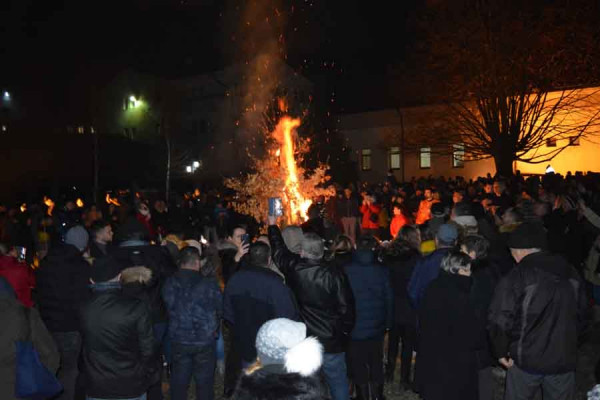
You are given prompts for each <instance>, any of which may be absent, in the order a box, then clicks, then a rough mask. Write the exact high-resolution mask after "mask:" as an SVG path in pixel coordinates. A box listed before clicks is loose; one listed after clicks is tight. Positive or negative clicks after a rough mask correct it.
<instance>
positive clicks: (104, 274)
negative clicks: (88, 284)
mask: <svg viewBox="0 0 600 400" xmlns="http://www.w3.org/2000/svg"><path fill="white" fill-rule="evenodd" d="M122 270H123V266H122V265H121V264H120V263H119V262H118V261H117V260H116V259H115V258H113V257H112V256H105V257H101V258H97V259H96V260H94V264H93V265H92V271H91V274H90V278H92V280H93V281H94V282H106V281H110V280H111V279H113V278H115V277H116V276H117V275H119V274H120V273H121V271H122Z"/></svg>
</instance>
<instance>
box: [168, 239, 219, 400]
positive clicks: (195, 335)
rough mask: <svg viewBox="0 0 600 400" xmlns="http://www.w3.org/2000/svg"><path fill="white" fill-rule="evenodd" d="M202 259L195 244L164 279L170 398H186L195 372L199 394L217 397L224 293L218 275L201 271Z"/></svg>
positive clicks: (184, 252) (174, 399)
mask: <svg viewBox="0 0 600 400" xmlns="http://www.w3.org/2000/svg"><path fill="white" fill-rule="evenodd" d="M201 265H202V259H201V255H200V252H199V251H198V250H197V249H196V248H194V247H191V246H190V247H185V248H183V249H182V250H181V252H180V255H179V271H177V273H176V274H175V275H173V276H171V277H170V278H169V279H168V280H167V282H166V283H165V285H164V287H163V290H162V295H163V298H164V300H165V303H166V305H167V310H168V313H169V340H170V341H171V346H172V352H173V361H172V365H171V382H170V384H171V399H173V400H184V399H187V391H188V387H189V385H190V380H191V378H192V376H193V377H194V382H195V384H196V398H197V399H206V400H212V399H213V398H214V389H213V384H214V373H215V366H216V361H217V360H216V341H217V338H218V337H219V325H220V321H221V316H222V315H223V295H222V294H221V291H220V289H219V285H218V283H217V281H216V279H214V278H212V277H204V276H202V274H200V269H201Z"/></svg>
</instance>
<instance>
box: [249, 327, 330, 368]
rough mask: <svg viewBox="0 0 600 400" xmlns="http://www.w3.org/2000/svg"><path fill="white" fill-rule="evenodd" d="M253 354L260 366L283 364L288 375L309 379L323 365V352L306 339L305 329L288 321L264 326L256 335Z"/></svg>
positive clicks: (316, 344)
mask: <svg viewBox="0 0 600 400" xmlns="http://www.w3.org/2000/svg"><path fill="white" fill-rule="evenodd" d="M256 353H257V355H258V358H259V359H260V362H261V364H263V365H270V364H282V365H284V367H285V369H286V371H287V372H290V373H298V374H300V375H303V376H308V375H311V374H313V373H314V372H316V371H317V370H318V369H319V368H320V367H321V363H322V358H323V348H322V346H321V344H320V343H319V341H318V340H317V339H315V338H312V337H311V338H307V337H306V325H305V324H303V323H302V322H296V321H292V320H290V319H287V318H277V319H272V320H270V321H267V322H265V323H264V324H263V325H262V326H261V327H260V329H259V330H258V333H257V334H256Z"/></svg>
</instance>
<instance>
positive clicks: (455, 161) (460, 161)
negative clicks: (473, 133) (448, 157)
mask: <svg viewBox="0 0 600 400" xmlns="http://www.w3.org/2000/svg"><path fill="white" fill-rule="evenodd" d="M464 166H465V145H464V144H462V143H461V144H454V145H452V167H453V168H462V167H464Z"/></svg>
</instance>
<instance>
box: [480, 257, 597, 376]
mask: <svg viewBox="0 0 600 400" xmlns="http://www.w3.org/2000/svg"><path fill="white" fill-rule="evenodd" d="M587 311H588V309H587V304H586V296H585V290H584V285H583V283H582V282H581V280H580V278H579V275H578V274H577V272H576V271H575V270H574V269H573V267H571V266H570V265H569V264H568V263H567V261H566V260H565V259H563V258H562V257H560V256H557V255H552V254H549V253H545V252H539V253H534V254H530V255H528V256H526V257H525V258H523V259H522V260H521V262H520V263H519V264H518V265H517V266H516V267H515V268H514V269H513V270H512V271H511V272H510V273H509V274H508V275H507V276H506V277H504V278H503V279H502V280H501V281H500V283H499V284H498V286H497V287H496V290H495V292H494V298H493V300H492V304H491V306H490V315H489V332H490V338H491V341H492V347H493V350H494V353H495V355H496V357H497V358H501V357H506V356H510V357H511V358H512V359H513V360H514V361H515V364H517V365H518V366H519V368H521V369H523V370H525V371H528V372H531V373H540V374H560V373H566V372H571V371H574V370H575V366H576V358H577V339H578V335H579V334H580V333H581V332H582V330H583V328H584V326H585V324H586V322H587Z"/></svg>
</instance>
